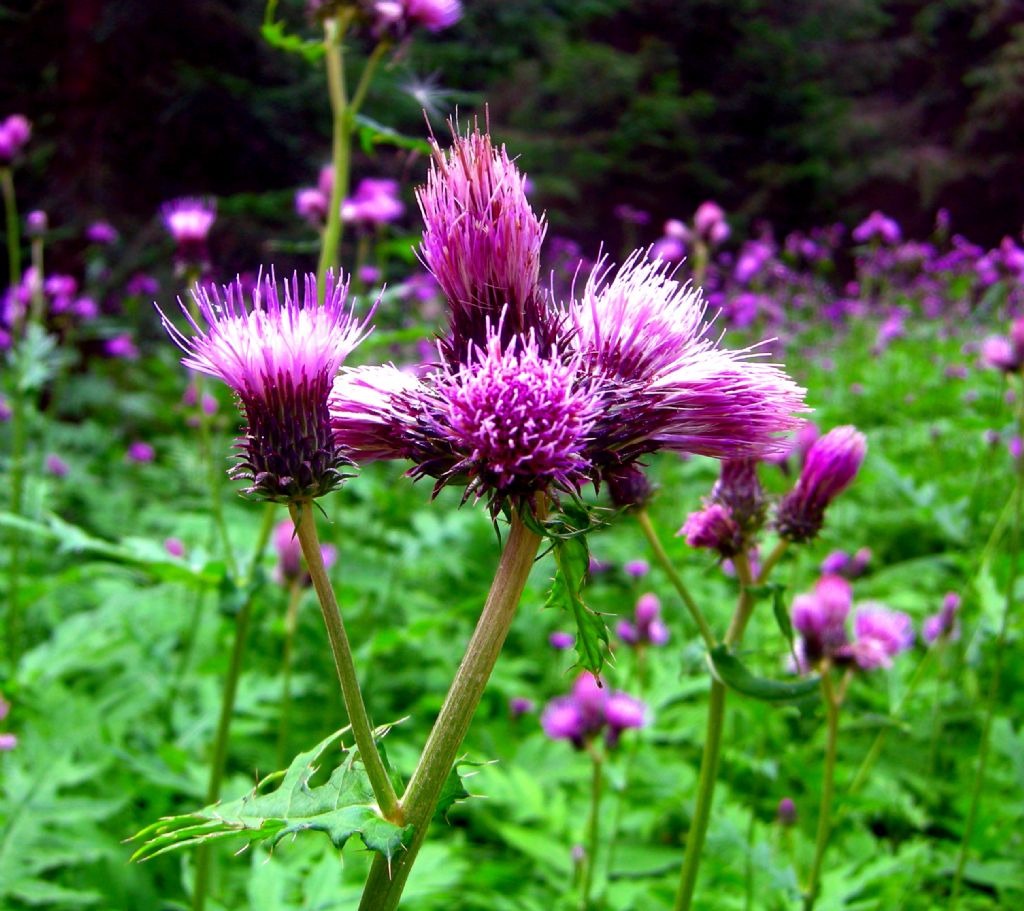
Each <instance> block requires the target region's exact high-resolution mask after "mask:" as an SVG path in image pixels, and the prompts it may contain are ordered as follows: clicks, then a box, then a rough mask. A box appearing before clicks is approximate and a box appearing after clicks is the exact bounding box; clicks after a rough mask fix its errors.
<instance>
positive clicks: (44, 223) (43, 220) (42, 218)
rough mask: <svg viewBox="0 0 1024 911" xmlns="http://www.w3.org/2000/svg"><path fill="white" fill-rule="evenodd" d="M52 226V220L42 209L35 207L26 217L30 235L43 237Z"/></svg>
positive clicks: (26, 226)
mask: <svg viewBox="0 0 1024 911" xmlns="http://www.w3.org/2000/svg"><path fill="white" fill-rule="evenodd" d="M49 226H50V220H49V219H48V218H47V217H46V213H45V212H44V211H43V210H42V209H35V210H33V211H32V212H29V213H28V215H27V216H26V217H25V230H26V231H27V232H28V236H29V237H41V236H42V235H43V234H45V233H46V230H47V228H49Z"/></svg>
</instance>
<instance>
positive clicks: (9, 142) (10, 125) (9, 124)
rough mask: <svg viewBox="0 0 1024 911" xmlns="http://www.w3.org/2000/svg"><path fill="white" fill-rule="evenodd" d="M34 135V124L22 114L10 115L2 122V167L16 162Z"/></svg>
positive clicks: (0, 155) (0, 148)
mask: <svg viewBox="0 0 1024 911" xmlns="http://www.w3.org/2000/svg"><path fill="white" fill-rule="evenodd" d="M31 135H32V124H31V123H29V121H28V118H27V117H25V116H24V115H22V114H10V115H8V116H7V117H6V118H5V119H4V120H3V121H0V166H7V165H10V164H12V163H13V162H14V159H15V158H17V157H18V154H19V153H20V152H21V150H22V148H23V147H24V146H25V144H26V143H27V142H28V140H29V137H30V136H31Z"/></svg>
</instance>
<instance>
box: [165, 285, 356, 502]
mask: <svg viewBox="0 0 1024 911" xmlns="http://www.w3.org/2000/svg"><path fill="white" fill-rule="evenodd" d="M347 295H348V284H347V283H346V282H344V281H342V280H341V278H340V277H339V278H338V279H335V278H334V276H333V275H329V276H328V278H327V288H326V291H325V295H324V303H323V305H322V306H321V305H319V304H318V302H317V288H316V279H315V277H314V276H312V275H307V276H306V278H305V281H304V283H303V285H302V286H300V285H299V279H298V276H297V275H294V276H293V277H292V280H291V282H288V281H285V282H283V283H282V285H281V286H280V287H279V286H278V284H277V282H276V281H275V280H274V277H273V275H271V276H270V277H269V278H267V279H265V280H264V282H263V283H262V284H258V285H257V287H256V288H255V289H254V290H253V292H252V303H251V306H247V305H246V303H245V300H244V293H243V290H242V286H241V283H240V282H237V281H236V282H235V284H233V285H227V286H225V287H224V292H223V295H222V294H221V293H220V292H219V291H218V290H217V288H216V286H211V287H209V288H203V287H202V286H200V285H197V286H196V288H195V290H194V291H193V299H194V300H195V303H196V305H197V307H198V310H199V314H200V316H201V318H202V320H204V321H205V322H206V324H207V328H206V329H203V328H201V327H200V325H199V323H197V322H195V321H194V320H193V319H192V317H191V316H190V315H189V314H188V311H187V309H186V307H185V305H184V304H183V303H181V309H182V312H184V313H185V315H186V316H187V317H188V321H189V323H190V325H191V327H192V329H193V330H194V331H195V335H194V336H192V337H187V336H185V335H183V334H182V333H181V332H179V331H178V329H176V328H175V327H174V325H173V324H172V323H171V321H170V320H169V319H168V318H167V317H166V316H165V315H164V314H163V312H162V311H161V313H160V316H161V319H162V321H163V324H164V328H166V330H167V332H168V334H169V335H170V336H171V338H172V339H173V340H174V342H175V343H176V344H177V345H178V346H179V347H180V348H181V349H182V350H183V351H184V352H185V355H186V356H185V357H184V358H183V359H182V363H183V364H184V365H185V366H186V367H190V368H191V369H193V370H197V371H199V372H200V373H206V374H208V375H210V376H215V377H217V378H219V379H221V380H223V381H224V382H225V383H227V385H228V386H230V387H231V389H232V390H233V391H234V392H235V394H236V395H237V396H238V399H239V401H240V403H241V405H242V408H243V410H244V411H245V417H246V420H247V423H248V427H247V430H246V435H245V437H244V438H243V439H242V440H241V441H240V442H239V449H240V451H241V457H240V461H239V464H238V465H236V466H235V468H234V469H232V472H231V476H232V477H233V478H247V479H249V480H250V481H251V482H252V484H251V486H250V487H249V488H247V490H246V493H251V494H255V495H258V496H259V497H261V498H263V499H268V500H277V501H284V502H290V501H298V500H306V499H310V498H313V497H319V496H322V495H323V494H325V493H328V492H329V491H331V490H333V489H334V488H335V487H337V486H338V485H339V484H340V483H341V481H342V479H343V476H342V474H341V472H340V470H339V469H340V468H341V467H342V466H343V465H344V464H345V462H346V459H345V457H344V454H343V453H342V452H341V451H340V449H339V448H338V445H337V443H336V442H335V439H334V434H333V433H332V430H331V422H330V413H329V411H328V396H329V395H330V391H331V384H332V382H333V380H334V377H335V375H336V374H337V372H338V369H339V368H340V367H341V364H342V363H343V362H344V360H345V358H346V357H347V356H348V354H349V353H350V352H351V351H352V349H353V348H355V347H356V345H358V344H359V343H360V342H361V341H362V340H363V339H364V338H365V337H366V335H367V334H368V330H367V328H366V322H360V321H359V320H357V319H356V317H355V315H354V313H353V311H352V308H351V306H349V305H348V304H347V302H346V299H347ZM179 303H180V301H179Z"/></svg>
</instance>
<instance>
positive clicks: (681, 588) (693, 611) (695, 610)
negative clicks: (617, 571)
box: [636, 508, 716, 651]
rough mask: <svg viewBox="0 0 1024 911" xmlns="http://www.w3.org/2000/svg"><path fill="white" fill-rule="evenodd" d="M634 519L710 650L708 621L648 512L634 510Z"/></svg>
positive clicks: (713, 645)
mask: <svg viewBox="0 0 1024 911" xmlns="http://www.w3.org/2000/svg"><path fill="white" fill-rule="evenodd" d="M636 520H637V522H638V523H639V525H640V529H641V531H643V533H644V537H645V538H647V543H648V544H650V546H651V550H652V551H654V558H655V559H656V560H657V561H658V565H659V566H661V568H662V569H663V570H664V571H665V575H667V576H668V578H669V581H670V582H671V583H672V587H673V588H674V589H675V590H676V592H678V594H679V597H680V598H682V599H683V604H685V605H686V609H687V610H688V611H689V612H690V616H691V617H692V618H693V622H694V623H696V624H697V630H698V631H699V632H700V637H701V639H703V640H704V644H705V645H706V646H707V647H708V651H710V650H711V649H713V648H714V647H715V645H716V643H715V634H714V633H713V632H712V631H711V627H710V626H709V625H708V621H707V620H706V619H704V614H702V613H701V610H700V608H699V607H698V606H697V602H696V601H695V600H694V599H693V595H691V594H690V590H689V589H688V588H687V587H686V583H684V582H683V580H682V577H681V576H680V575H679V573H678V572H676V568H675V567H674V566H673V565H672V561H671V560H670V559H669V558H668V554H667V553H665V548H664V547H663V546H662V544H661V540H660V539H659V538H658V533H657V532H656V531H655V530H654V525H653V523H652V522H651V516H650V514H649V513H648V512H647V510H646V509H643V508H641V509H638V510H636Z"/></svg>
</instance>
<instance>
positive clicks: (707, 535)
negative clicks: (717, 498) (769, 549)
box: [676, 503, 743, 557]
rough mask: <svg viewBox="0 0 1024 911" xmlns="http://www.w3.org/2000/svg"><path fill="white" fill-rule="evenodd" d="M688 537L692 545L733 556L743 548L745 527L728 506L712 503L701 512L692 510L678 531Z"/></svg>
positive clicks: (677, 535) (724, 555)
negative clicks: (740, 524)
mask: <svg viewBox="0 0 1024 911" xmlns="http://www.w3.org/2000/svg"><path fill="white" fill-rule="evenodd" d="M683 536H685V538H686V543H687V544H689V545H690V547H707V548H709V549H710V550H717V551H718V553H719V554H721V555H722V556H723V557H733V556H735V555H736V554H738V553H739V552H740V551H741V550H742V549H743V529H741V528H740V526H739V525H738V524H737V523H736V521H735V520H734V519H733V517H732V512H731V510H730V509H729V507H728V506H723V505H722V504H721V503H711V504H709V505H708V506H705V507H704V508H703V509H702V510H700V511H699V512H692V513H690V515H689V516H688V517H687V519H686V521H685V522H684V523H683V527H682V528H680V529H679V531H677V532H676V537H683Z"/></svg>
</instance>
